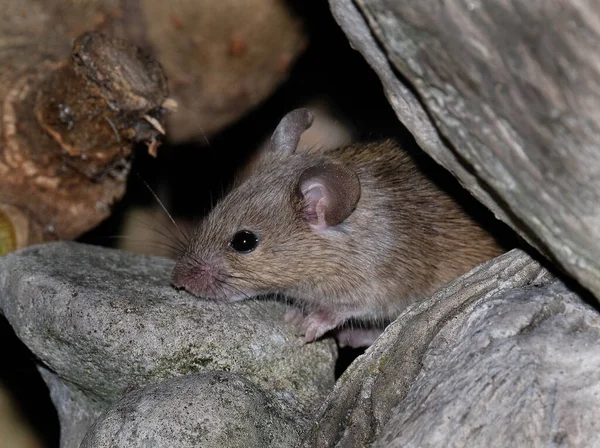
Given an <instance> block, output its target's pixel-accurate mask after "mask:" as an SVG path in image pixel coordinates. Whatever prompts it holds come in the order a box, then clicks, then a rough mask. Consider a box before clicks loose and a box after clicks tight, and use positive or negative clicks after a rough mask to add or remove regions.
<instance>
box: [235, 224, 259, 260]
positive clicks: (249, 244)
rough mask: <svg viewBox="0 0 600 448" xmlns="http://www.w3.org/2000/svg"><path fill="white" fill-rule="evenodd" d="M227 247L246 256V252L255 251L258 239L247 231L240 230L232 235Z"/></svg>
mask: <svg viewBox="0 0 600 448" xmlns="http://www.w3.org/2000/svg"><path fill="white" fill-rule="evenodd" d="M229 245H230V246H231V247H232V248H233V250H235V251H236V252H240V253H242V254H247V253H248V252H252V251H253V250H254V249H256V246H258V237H257V236H256V234H254V233H252V232H250V231H249V230H240V231H239V232H237V233H236V234H235V235H233V238H231V241H229Z"/></svg>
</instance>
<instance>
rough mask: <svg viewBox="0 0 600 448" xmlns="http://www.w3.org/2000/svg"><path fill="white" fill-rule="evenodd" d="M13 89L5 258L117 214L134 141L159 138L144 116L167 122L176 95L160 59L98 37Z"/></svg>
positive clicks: (3, 219)
mask: <svg viewBox="0 0 600 448" xmlns="http://www.w3.org/2000/svg"><path fill="white" fill-rule="evenodd" d="M13 73H14V72H13ZM11 74H12V73H10V72H8V71H6V72H5V73H4V75H6V76H5V78H4V81H5V82H7V78H8V77H9V76H10V75H11ZM10 83H11V85H10V87H9V88H7V90H6V95H5V97H4V102H3V104H2V117H1V118H2V122H1V124H2V127H1V131H2V143H1V147H0V229H4V231H3V232H2V230H0V232H2V235H0V254H1V253H5V252H7V251H10V250H14V249H15V248H18V247H23V246H26V245H29V244H33V243H35V242H40V241H46V240H52V239H71V238H75V237H77V236H79V235H81V234H82V233H83V232H85V231H87V230H89V229H90V228H92V227H94V226H95V225H97V224H98V223H99V222H100V221H102V220H103V219H105V218H106V217H107V216H109V214H110V207H111V205H112V204H113V203H114V202H115V201H116V200H118V199H120V198H121V196H122V195H123V193H124V192H125V181H126V178H127V174H128V172H129V168H130V156H131V151H132V145H133V144H134V143H136V142H149V143H152V142H155V141H156V139H157V138H158V137H159V136H160V132H159V130H157V129H156V127H155V126H153V125H152V124H151V123H149V122H148V120H147V119H145V118H144V117H148V116H150V117H152V118H153V119H156V120H158V121H159V122H160V121H163V120H164V116H165V113H166V109H164V108H163V107H162V104H163V102H164V101H165V99H166V98H167V83H166V78H165V76H164V74H163V72H162V69H161V67H160V65H159V64H158V63H157V62H156V61H155V60H154V59H152V58H151V57H150V56H148V55H147V54H146V53H144V52H142V51H141V50H139V49H138V48H137V47H135V46H134V45H132V44H130V43H128V42H126V41H123V40H121V39H117V38H108V37H106V36H104V35H102V34H99V33H96V32H91V33H86V34H84V35H82V36H81V37H79V38H77V39H76V40H75V41H74V45H73V51H72V54H71V57H70V58H68V59H67V60H64V61H60V60H51V59H50V60H47V61H44V62H42V63H39V64H36V65H34V66H30V67H28V69H27V70H25V71H24V72H22V73H20V75H19V76H16V77H13V78H12V79H10Z"/></svg>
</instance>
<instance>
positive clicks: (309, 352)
mask: <svg viewBox="0 0 600 448" xmlns="http://www.w3.org/2000/svg"><path fill="white" fill-rule="evenodd" d="M172 267H173V262H172V261H170V260H167V259H161V258H156V257H154V258H153V257H147V256H141V255H135V254H129V253H126V252H120V251H116V250H110V249H104V248H100V247H94V246H87V245H82V244H76V243H52V244H48V245H42V246H33V247H31V248H28V249H25V250H22V251H19V252H15V253H13V254H10V255H8V256H6V257H3V258H0V310H1V312H2V314H4V315H5V316H6V318H7V319H8V321H9V322H10V324H11V325H12V327H13V328H14V330H15V332H16V334H17V336H18V337H19V338H20V339H21V340H22V341H23V342H24V343H25V344H26V345H27V346H28V347H29V348H30V350H31V351H32V352H33V353H34V354H35V355H36V357H37V358H38V359H39V360H40V361H41V363H42V365H43V366H46V367H47V368H46V367H42V368H41V371H42V374H43V377H44V379H45V380H46V382H47V383H48V384H49V386H50V389H51V395H52V398H53V401H54V403H55V404H56V406H57V408H58V411H59V417H60V420H61V428H62V434H61V436H62V446H63V447H75V446H78V444H79V442H80V441H81V439H82V438H83V436H84V434H85V433H86V431H87V428H88V427H89V426H90V425H91V423H92V422H93V421H94V420H95V419H96V418H97V417H98V416H99V415H100V413H101V412H102V411H103V410H105V409H106V408H107V407H108V406H109V405H110V404H111V403H113V402H114V401H116V400H118V399H119V398H120V397H121V396H122V395H124V394H125V393H127V392H130V391H133V390H135V389H138V388H140V387H143V386H145V385H148V384H154V383H156V382H159V381H161V380H164V379H168V378H171V377H174V376H181V375H188V374H193V373H197V372H209V371H227V372H231V373H236V374H240V375H242V376H243V377H244V378H245V379H246V380H247V381H249V382H252V383H253V384H254V385H255V386H254V387H255V388H260V389H262V390H264V391H265V393H266V394H268V396H270V397H273V398H274V399H276V400H278V401H281V402H282V404H281V406H287V407H292V408H294V409H296V410H297V413H298V418H300V417H301V416H303V415H306V414H307V413H309V412H310V411H311V410H313V409H314V408H315V407H316V406H318V405H319V404H320V402H321V401H322V400H323V399H324V397H325V396H326V394H327V393H328V392H329V390H330V389H331V387H332V386H333V380H334V373H333V369H334V364H335V358H336V351H335V346H334V344H333V342H332V341H331V340H328V341H323V342H320V343H318V344H310V345H305V344H303V343H302V342H301V339H300V338H299V337H297V336H296V335H295V332H294V328H292V327H290V326H288V325H287V324H285V323H284V322H283V317H282V315H283V312H284V311H285V306H283V305H282V304H279V303H277V302H270V301H248V302H241V303H234V304H217V303H214V302H210V301H204V300H199V299H196V298H194V297H192V296H191V295H189V294H187V293H185V292H179V291H176V290H175V289H173V288H172V287H170V285H169V277H170V272H171V270H172Z"/></svg>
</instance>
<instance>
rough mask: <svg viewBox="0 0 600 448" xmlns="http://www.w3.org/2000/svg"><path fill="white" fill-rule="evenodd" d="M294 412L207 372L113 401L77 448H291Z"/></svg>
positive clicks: (241, 382)
mask: <svg viewBox="0 0 600 448" xmlns="http://www.w3.org/2000/svg"><path fill="white" fill-rule="evenodd" d="M300 421H301V419H299V418H298V411H297V409H295V408H293V407H291V406H290V405H289V404H287V403H285V402H284V401H281V400H277V399H274V398H273V397H269V396H268V394H265V392H264V391H263V390H261V389H259V388H257V387H256V386H255V385H254V384H252V383H251V382H249V381H248V380H245V379H243V378H241V377H239V376H236V375H233V374H230V373H224V372H211V373H208V374H203V375H187V376H183V377H179V378H174V379H170V380H166V381H163V382H161V383H159V384H157V385H153V386H148V387H145V388H143V389H140V390H138V391H135V392H132V393H131V394H129V395H127V396H126V397H124V398H123V399H121V400H119V401H118V402H116V403H115V404H114V405H113V406H111V407H110V409H109V410H107V412H105V413H104V414H103V415H102V416H101V417H100V418H99V419H98V420H97V421H96V423H95V424H94V425H93V426H92V428H91V429H90V431H89V432H88V434H87V436H86V437H85V439H84V441H83V443H82V444H81V448H114V447H135V446H152V447H167V446H172V447H179V448H188V447H189V448H195V447H223V448H229V447H231V448H233V447H242V446H243V447H256V448H261V447H264V448H269V447H273V448H277V447H293V446H297V445H298V443H299V440H300V430H301V429H302V428H303V427H304V426H303V425H302V424H300Z"/></svg>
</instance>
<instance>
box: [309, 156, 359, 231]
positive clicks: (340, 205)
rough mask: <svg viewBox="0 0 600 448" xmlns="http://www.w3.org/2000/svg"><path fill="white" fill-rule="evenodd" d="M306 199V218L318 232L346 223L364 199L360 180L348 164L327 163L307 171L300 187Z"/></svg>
mask: <svg viewBox="0 0 600 448" xmlns="http://www.w3.org/2000/svg"><path fill="white" fill-rule="evenodd" d="M298 188H299V190H300V195H301V196H302V197H303V198H304V207H303V209H302V214H303V219H304V220H305V221H306V222H308V223H309V225H310V226H311V227H312V228H313V229H316V230H325V229H327V228H329V227H333V226H336V225H338V224H340V223H342V222H343V221H344V220H345V219H346V218H348V216H350V215H351V214H352V212H353V211H354V209H355V208H356V204H357V203H358V200H359V199H360V181H359V180H358V176H357V175H356V173H355V172H354V171H352V170H350V169H349V168H347V167H345V166H344V165H340V164H337V163H324V164H320V165H316V166H313V167H311V168H307V169H306V170H305V171H304V172H303V173H302V175H301V176H300V181H299V184H298Z"/></svg>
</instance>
